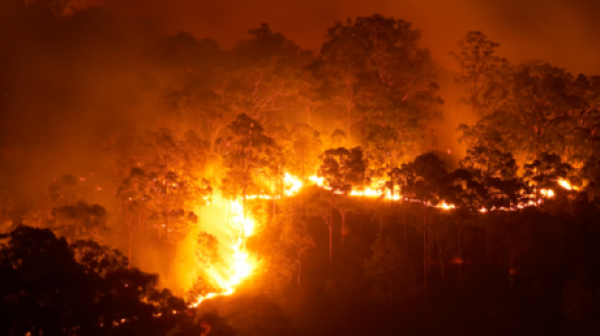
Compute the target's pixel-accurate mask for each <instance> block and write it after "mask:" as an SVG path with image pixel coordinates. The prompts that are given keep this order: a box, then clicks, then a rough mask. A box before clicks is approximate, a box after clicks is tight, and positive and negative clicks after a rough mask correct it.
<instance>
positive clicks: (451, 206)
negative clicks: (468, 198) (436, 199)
mask: <svg viewBox="0 0 600 336" xmlns="http://www.w3.org/2000/svg"><path fill="white" fill-rule="evenodd" d="M435 207H436V208H439V209H442V210H452V209H454V208H456V206H455V205H454V204H446V202H445V201H442V203H439V204H438V205H436V206H435Z"/></svg>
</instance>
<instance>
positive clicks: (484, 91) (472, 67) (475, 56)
mask: <svg viewBox="0 0 600 336" xmlns="http://www.w3.org/2000/svg"><path fill="white" fill-rule="evenodd" d="M458 46H459V48H460V51H459V53H452V54H453V56H454V58H455V59H456V62H457V63H458V65H459V67H460V71H461V73H460V75H459V76H457V77H456V78H455V81H456V82H458V83H460V84H462V86H463V87H464V92H465V94H466V95H467V100H468V101H469V103H470V104H471V107H472V108H473V111H475V112H476V113H477V114H478V115H479V116H484V115H485V114H487V113H489V112H490V111H491V110H493V109H494V108H495V107H496V106H498V105H499V104H500V103H501V102H502V101H503V99H505V98H506V96H507V94H508V88H507V84H508V81H507V80H506V78H505V77H506V76H507V75H508V74H509V73H510V65H509V63H508V62H507V61H506V60H505V59H504V58H500V57H498V56H496V55H495V52H496V49H497V48H498V47H499V46H500V44H499V43H495V42H492V41H490V40H489V39H488V38H487V36H485V35H484V34H483V33H482V32H480V31H470V32H468V33H467V35H466V36H465V37H464V38H463V39H462V40H460V41H459V42H458Z"/></svg>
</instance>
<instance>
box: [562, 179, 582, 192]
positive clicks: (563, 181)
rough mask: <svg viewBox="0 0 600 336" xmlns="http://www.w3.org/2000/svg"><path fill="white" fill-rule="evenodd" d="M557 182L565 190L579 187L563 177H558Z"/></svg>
mask: <svg viewBox="0 0 600 336" xmlns="http://www.w3.org/2000/svg"><path fill="white" fill-rule="evenodd" d="M558 184H559V185H560V186H561V187H563V188H565V189H567V190H579V188H577V187H574V186H572V185H571V183H570V182H569V181H567V180H564V179H559V180H558Z"/></svg>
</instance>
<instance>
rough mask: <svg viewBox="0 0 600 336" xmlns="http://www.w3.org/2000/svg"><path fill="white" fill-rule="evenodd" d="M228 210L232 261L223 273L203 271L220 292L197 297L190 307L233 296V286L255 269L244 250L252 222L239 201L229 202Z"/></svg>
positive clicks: (214, 270) (212, 269)
mask: <svg viewBox="0 0 600 336" xmlns="http://www.w3.org/2000/svg"><path fill="white" fill-rule="evenodd" d="M258 196H262V195H258ZM246 198H248V197H246ZM228 208H229V211H230V212H231V220H230V221H229V222H228V224H229V226H230V229H231V231H232V243H231V246H230V248H231V250H232V251H233V253H232V257H231V259H232V260H229V262H226V266H228V267H229V269H228V270H226V271H225V272H220V271H218V270H217V269H215V268H209V269H207V270H205V272H206V275H207V276H209V277H210V278H211V279H212V280H213V281H214V282H215V283H216V284H217V285H218V287H219V288H221V289H222V291H221V292H219V293H208V294H207V295H205V296H202V297H199V298H198V299H197V300H196V302H194V303H192V304H191V305H190V307H197V306H198V305H199V304H200V303H201V302H202V301H203V300H205V299H210V298H214V297H217V296H226V295H231V294H233V293H234V292H235V286H237V285H239V284H240V283H241V282H242V280H244V279H245V278H247V277H249V276H250V275H251V273H252V270H253V269H254V267H255V263H254V261H253V260H251V259H250V257H249V255H248V253H247V252H246V250H245V241H246V238H248V237H250V236H251V235H252V233H253V232H254V228H255V223H254V220H253V219H252V218H251V217H250V216H248V215H245V214H244V206H243V204H242V203H241V202H240V200H239V199H238V200H233V201H229V202H228Z"/></svg>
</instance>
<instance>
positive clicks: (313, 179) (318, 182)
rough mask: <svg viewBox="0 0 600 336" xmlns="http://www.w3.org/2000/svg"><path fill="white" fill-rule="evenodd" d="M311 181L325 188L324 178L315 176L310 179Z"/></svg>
mask: <svg viewBox="0 0 600 336" xmlns="http://www.w3.org/2000/svg"><path fill="white" fill-rule="evenodd" d="M308 180H309V181H311V182H313V183H314V184H316V185H317V186H319V187H322V186H323V181H324V180H325V179H324V178H323V177H318V176H317V175H313V176H311V177H309V178H308Z"/></svg>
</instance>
